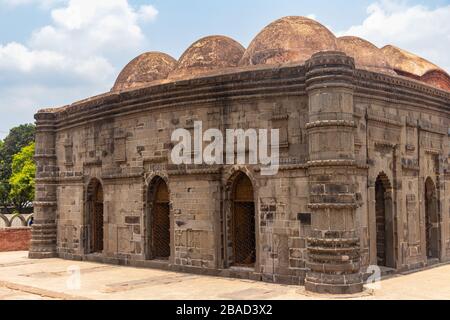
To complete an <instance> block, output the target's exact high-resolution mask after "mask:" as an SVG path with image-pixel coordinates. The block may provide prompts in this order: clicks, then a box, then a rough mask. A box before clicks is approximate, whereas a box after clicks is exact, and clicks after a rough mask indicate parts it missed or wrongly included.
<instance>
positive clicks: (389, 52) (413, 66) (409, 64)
mask: <svg viewBox="0 0 450 320" xmlns="http://www.w3.org/2000/svg"><path fill="white" fill-rule="evenodd" d="M381 51H382V52H383V53H384V55H385V57H386V60H387V61H388V62H389V64H390V65H391V66H392V68H394V70H395V71H396V72H397V73H400V74H402V73H406V74H411V75H414V76H417V77H421V76H423V75H424V74H426V73H427V72H430V71H432V70H442V69H441V68H439V67H438V66H437V65H435V64H433V63H431V62H429V61H427V60H425V59H424V58H421V57H419V56H416V55H415V54H412V53H410V52H408V51H406V50H403V49H400V48H397V47H394V46H391V45H388V46H385V47H383V48H382V49H381ZM444 72H445V71H444Z"/></svg>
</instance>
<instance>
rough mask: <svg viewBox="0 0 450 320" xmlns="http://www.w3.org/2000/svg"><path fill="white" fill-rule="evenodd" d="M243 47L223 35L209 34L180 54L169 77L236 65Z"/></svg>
mask: <svg viewBox="0 0 450 320" xmlns="http://www.w3.org/2000/svg"><path fill="white" fill-rule="evenodd" d="M244 51H245V48H244V47H243V46H242V45H241V44H239V43H238V42H237V41H235V40H233V39H231V38H228V37H225V36H209V37H205V38H202V39H200V40H198V41H196V42H195V43H194V44H192V45H191V46H190V47H189V48H188V49H187V50H186V51H185V52H184V53H183V55H182V56H181V58H180V60H179V61H178V64H177V66H176V68H175V70H173V72H172V73H171V74H170V75H169V78H185V77H192V76H195V75H199V74H204V73H208V72H212V71H217V70H220V69H226V68H233V67H237V66H238V64H239V61H240V60H241V58H242V55H243V54H244Z"/></svg>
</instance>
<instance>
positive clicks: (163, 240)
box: [151, 179, 170, 260]
mask: <svg viewBox="0 0 450 320" xmlns="http://www.w3.org/2000/svg"><path fill="white" fill-rule="evenodd" d="M153 196H154V200H153V206H152V236H151V248H152V254H151V256H152V259H161V260H167V259H168V258H169V257H170V203H169V189H168V187H167V185H166V183H165V182H164V180H162V179H161V180H159V181H157V182H156V185H155V189H154V194H153Z"/></svg>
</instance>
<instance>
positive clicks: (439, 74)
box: [420, 70, 450, 91]
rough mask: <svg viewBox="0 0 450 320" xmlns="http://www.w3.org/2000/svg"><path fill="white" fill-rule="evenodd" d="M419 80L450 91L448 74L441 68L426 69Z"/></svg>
mask: <svg viewBox="0 0 450 320" xmlns="http://www.w3.org/2000/svg"><path fill="white" fill-rule="evenodd" d="M420 80H421V81H423V82H425V83H427V84H429V85H432V86H434V87H437V88H439V89H443V90H447V91H450V76H449V75H448V74H447V73H446V72H445V71H443V70H431V71H428V72H427V73H425V74H424V75H423V76H422V77H421V78H420Z"/></svg>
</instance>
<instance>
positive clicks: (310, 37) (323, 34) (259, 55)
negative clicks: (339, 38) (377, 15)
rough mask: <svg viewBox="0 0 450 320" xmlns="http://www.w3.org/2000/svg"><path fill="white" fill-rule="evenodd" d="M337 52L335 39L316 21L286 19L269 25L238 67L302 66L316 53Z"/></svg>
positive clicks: (259, 35) (300, 18)
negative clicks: (291, 64)
mask: <svg viewBox="0 0 450 320" xmlns="http://www.w3.org/2000/svg"><path fill="white" fill-rule="evenodd" d="M336 50H337V43H336V37H335V36H334V35H333V33H331V31H330V30H328V29H327V28H325V27H324V26H323V25H321V24H320V23H318V22H317V21H314V20H311V19H308V18H305V17H285V18H282V19H279V20H277V21H275V22H273V23H271V24H270V25H268V26H267V27H265V28H264V29H263V30H262V31H261V32H260V33H259V34H258V35H257V36H256V38H255V39H254V40H253V41H252V42H251V44H250V46H249V47H248V49H247V51H246V52H245V54H244V57H243V58H242V60H241V62H240V65H242V66H249V65H259V64H280V63H288V62H298V63H303V62H305V61H306V60H308V59H309V58H310V57H311V56H312V55H313V54H314V53H317V52H319V51H336Z"/></svg>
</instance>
